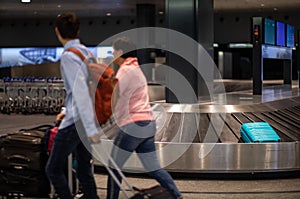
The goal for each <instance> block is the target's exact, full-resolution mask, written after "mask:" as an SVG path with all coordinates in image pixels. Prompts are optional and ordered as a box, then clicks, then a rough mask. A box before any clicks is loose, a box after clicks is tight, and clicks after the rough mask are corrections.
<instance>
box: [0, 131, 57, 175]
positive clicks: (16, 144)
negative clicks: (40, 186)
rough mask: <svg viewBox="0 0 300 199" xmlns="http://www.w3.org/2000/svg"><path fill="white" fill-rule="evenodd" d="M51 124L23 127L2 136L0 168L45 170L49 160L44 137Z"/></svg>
mask: <svg viewBox="0 0 300 199" xmlns="http://www.w3.org/2000/svg"><path fill="white" fill-rule="evenodd" d="M50 127H51V125H41V126H37V127H34V128H32V129H21V130H20V132H17V133H11V134H8V135H6V136H5V137H3V138H2V148H1V149H0V168H7V169H8V168H11V169H29V170H35V171H41V170H44V168H45V165H46V162H47V160H48V155H47V152H46V151H45V150H44V137H45V131H46V129H47V128H50Z"/></svg>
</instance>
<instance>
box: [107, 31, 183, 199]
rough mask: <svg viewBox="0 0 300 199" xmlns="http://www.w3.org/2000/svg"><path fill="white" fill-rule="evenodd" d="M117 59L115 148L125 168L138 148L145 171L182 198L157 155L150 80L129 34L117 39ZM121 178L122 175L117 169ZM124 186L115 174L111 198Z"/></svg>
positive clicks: (110, 182) (115, 155)
mask: <svg viewBox="0 0 300 199" xmlns="http://www.w3.org/2000/svg"><path fill="white" fill-rule="evenodd" d="M113 49H114V51H113V55H114V63H115V64H117V65H119V70H118V72H117V74H116V78H117V79H118V84H117V86H116V91H115V92H116V93H115V94H116V101H115V103H114V105H113V114H114V118H115V120H116V123H117V125H118V126H119V130H118V132H117V135H116V137H115V140H114V146H113V149H112V152H111V156H112V158H114V160H115V162H116V163H117V165H118V166H119V167H120V168H122V167H123V165H124V164H125V162H126V161H127V160H128V158H129V157H130V155H131V154H132V153H133V152H134V151H135V152H136V153H137V154H138V157H139V159H140V160H141V162H142V164H143V166H144V169H145V172H147V173H148V174H149V175H150V176H151V177H153V178H154V179H156V180H157V181H158V182H159V183H160V184H161V186H162V187H164V188H166V189H167V190H168V191H169V192H170V193H171V194H172V195H173V196H174V198H182V195H181V193H180V192H179V191H178V189H177V187H176V185H175V183H174V181H173V179H172V177H171V176H170V174H169V173H168V172H167V171H165V170H164V169H162V168H161V167H160V164H159V161H158V159H157V156H156V151H155V144H154V136H155V133H156V123H155V119H154V117H153V114H152V111H151V107H150V104H149V96H148V85H147V80H146V78H145V76H144V74H143V72H142V70H141V68H140V66H139V64H138V59H137V57H136V50H135V49H136V48H135V45H134V44H133V43H132V42H131V41H130V40H129V39H128V38H125V37H122V38H118V39H116V40H114V42H113ZM114 173H115V175H116V176H117V178H118V179H119V180H120V181H121V180H122V179H121V176H120V175H119V174H118V173H117V172H116V171H115V170H114ZM119 191H120V188H119V187H118V185H117V184H116V183H115V182H114V180H113V178H112V177H111V176H109V177H108V182H107V199H117V198H118V197H119Z"/></svg>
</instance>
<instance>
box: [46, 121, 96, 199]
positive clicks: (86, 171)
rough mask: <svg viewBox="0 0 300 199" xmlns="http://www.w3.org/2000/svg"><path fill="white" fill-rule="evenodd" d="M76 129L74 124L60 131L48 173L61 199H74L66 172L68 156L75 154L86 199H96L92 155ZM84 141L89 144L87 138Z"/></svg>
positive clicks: (77, 170) (51, 155)
mask: <svg viewBox="0 0 300 199" xmlns="http://www.w3.org/2000/svg"><path fill="white" fill-rule="evenodd" d="M79 125H80V124H79ZM76 127H78V125H77V124H76V126H75V124H72V125H70V126H68V127H66V128H64V129H60V130H59V131H58V133H57V135H56V136H55V139H54V145H53V149H52V151H51V154H50V158H49V160H48V162H47V165H46V173H47V176H48V178H49V180H50V181H51V183H52V184H53V186H54V189H55V191H56V193H57V194H58V197H59V198H61V199H73V196H72V194H71V192H70V189H69V186H68V181H67V178H66V175H65V172H64V171H65V167H66V165H67V159H68V156H69V155H70V154H71V153H72V152H75V153H76V161H77V169H76V173H77V177H78V179H79V182H80V184H81V186H82V191H83V193H84V198H88V199H96V198H98V196H97V188H96V183H95V180H94V176H93V173H92V164H91V160H92V155H91V153H90V152H89V151H88V149H87V148H86V147H85V146H84V145H83V143H82V141H81V140H80V138H79V135H78V132H77V129H76ZM83 139H86V140H85V142H86V143H89V142H88V140H87V138H86V136H85V138H83Z"/></svg>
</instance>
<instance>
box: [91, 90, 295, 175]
mask: <svg viewBox="0 0 300 199" xmlns="http://www.w3.org/2000/svg"><path fill="white" fill-rule="evenodd" d="M298 92H299V91H298V90H297V91H296V96H291V97H287V98H286V96H285V97H283V98H282V99H279V100H278V99H276V100H274V101H272V100H270V101H267V100H266V101H265V102H261V103H252V104H248V103H246V104H243V103H242V102H241V101H242V100H243V97H240V98H239V100H240V104H238V105H222V104H211V103H204V104H203V103H202V104H200V103H199V104H192V105H188V104H168V103H164V102H154V103H152V107H153V110H154V114H155V116H156V120H157V134H156V136H155V140H156V142H155V145H156V148H157V155H158V158H159V160H160V163H161V166H162V167H164V168H165V169H166V170H168V171H170V172H176V173H178V172H179V173H180V172H183V173H250V174H254V173H266V172H268V173H269V172H288V171H299V170H300V142H299V141H300V97H299V93H298ZM239 96H243V95H241V94H240V93H239ZM261 100H262V98H261ZM259 121H265V122H268V123H270V125H271V126H272V127H273V128H274V130H275V131H276V132H277V134H278V135H279V137H280V139H281V141H280V142H268V143H244V142H243V140H241V135H240V127H241V124H243V123H246V122H259ZM116 131H117V126H110V127H107V128H106V130H105V133H106V135H107V138H106V139H103V140H102V144H103V145H105V147H106V148H107V149H110V148H111V147H112V140H113V137H114V136H115V134H116ZM96 151H98V152H99V151H101V149H97V148H96ZM98 152H97V153H98ZM100 153H101V152H100ZM103 162H107V160H103V159H102V161H99V160H97V159H96V160H95V165H98V166H101V165H103ZM124 169H125V170H126V171H128V172H142V170H143V169H142V165H141V163H140V161H139V160H138V157H137V155H136V154H134V155H132V156H131V157H130V159H129V160H128V162H127V163H126V164H125V168H124Z"/></svg>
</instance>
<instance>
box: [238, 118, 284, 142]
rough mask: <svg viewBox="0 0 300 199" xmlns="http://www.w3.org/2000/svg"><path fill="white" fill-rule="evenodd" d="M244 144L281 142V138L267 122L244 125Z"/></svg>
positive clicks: (242, 134)
mask: <svg viewBox="0 0 300 199" xmlns="http://www.w3.org/2000/svg"><path fill="white" fill-rule="evenodd" d="M240 131H241V136H242V139H243V140H244V142H247V143H251V142H259V143H260V142H279V141H280V137H279V136H278V135H277V133H276V132H275V130H274V129H273V128H272V127H271V126H270V124H269V123H267V122H251V123H244V124H242V127H241V129H240Z"/></svg>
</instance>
